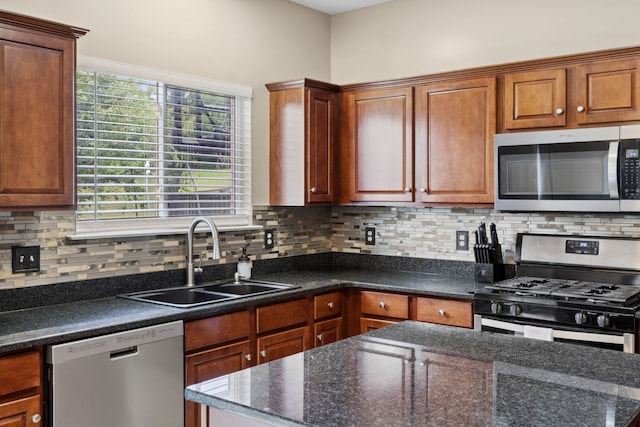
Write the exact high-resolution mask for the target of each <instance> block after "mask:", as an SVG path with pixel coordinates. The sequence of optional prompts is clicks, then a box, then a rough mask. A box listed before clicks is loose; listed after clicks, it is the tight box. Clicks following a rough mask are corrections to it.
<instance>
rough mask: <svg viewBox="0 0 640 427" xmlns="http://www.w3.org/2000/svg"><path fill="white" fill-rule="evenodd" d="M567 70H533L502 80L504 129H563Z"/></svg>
mask: <svg viewBox="0 0 640 427" xmlns="http://www.w3.org/2000/svg"><path fill="white" fill-rule="evenodd" d="M566 96H567V70H566V69H564V68H559V69H553V70H536V71H527V72H522V73H509V74H506V75H505V76H504V128H505V129H527V128H538V127H553V126H565V125H566V123H567V119H566V118H567V115H566V114H565V112H566V110H567V99H566Z"/></svg>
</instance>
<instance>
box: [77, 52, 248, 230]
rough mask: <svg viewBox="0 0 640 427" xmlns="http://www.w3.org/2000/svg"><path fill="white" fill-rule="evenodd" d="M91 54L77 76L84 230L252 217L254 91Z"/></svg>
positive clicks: (231, 222) (79, 179) (80, 217)
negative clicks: (200, 218)
mask: <svg viewBox="0 0 640 427" xmlns="http://www.w3.org/2000/svg"><path fill="white" fill-rule="evenodd" d="M84 62H85V63H88V64H86V65H89V66H83V65H85V64H83V61H80V64H79V66H78V71H77V75H76V106H77V111H76V120H77V137H76V138H77V211H76V223H77V229H78V230H77V231H78V233H79V234H82V233H89V234H91V232H92V231H94V232H95V231H97V230H105V229H106V230H109V231H114V230H127V229H129V230H136V231H141V230H144V229H151V230H156V231H157V229H159V228H171V227H172V225H175V226H176V227H181V228H184V224H186V222H185V221H191V219H192V218H193V217H194V216H208V217H211V218H213V219H214V220H215V221H216V223H218V224H223V225H224V224H229V225H249V222H250V218H251V195H250V180H251V176H250V123H251V120H250V107H251V103H250V89H249V90H248V91H249V96H247V94H246V92H247V89H246V88H242V87H241V88H240V90H238V89H237V88H235V87H231V90H229V88H228V87H223V90H220V89H219V88H218V87H216V83H215V82H209V81H206V80H201V79H189V78H186V77H184V76H175V75H171V74H168V73H162V72H158V71H154V70H144V69H138V68H134V67H126V66H118V65H119V64H116V65H114V64H112V63H107V66H104V64H105V63H104V62H102V61H95V60H93V61H92V60H88V59H87V60H85V61H84ZM96 62H97V63H98V66H97V67H96V66H93V67H92V66H91V65H95V63H96ZM100 65H102V66H100ZM105 68H106V69H107V70H106V71H104V70H103V69H105ZM114 68H115V71H113V69H114ZM118 71H120V72H118ZM145 71H146V72H145ZM146 75H148V76H149V77H145V76H146ZM234 92H235V93H234ZM239 92H245V93H239ZM149 220H153V221H149Z"/></svg>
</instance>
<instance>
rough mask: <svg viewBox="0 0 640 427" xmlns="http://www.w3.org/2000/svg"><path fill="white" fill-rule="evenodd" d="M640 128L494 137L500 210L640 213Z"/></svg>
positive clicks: (639, 126) (531, 133)
mask: <svg viewBox="0 0 640 427" xmlns="http://www.w3.org/2000/svg"><path fill="white" fill-rule="evenodd" d="M639 152H640V125H631V126H610V127H601V128H588V129H568V130H558V131H540V132H518V133H509V134H498V135H496V136H495V159H494V160H495V164H494V167H495V175H494V176H495V208H496V209H497V210H503V211H580V212H640V181H639V179H638V177H639V175H640V158H639V156H638V154H639Z"/></svg>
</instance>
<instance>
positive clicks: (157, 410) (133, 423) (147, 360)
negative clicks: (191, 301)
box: [47, 321, 184, 427]
mask: <svg viewBox="0 0 640 427" xmlns="http://www.w3.org/2000/svg"><path fill="white" fill-rule="evenodd" d="M183 331H184V328H183V324H182V321H177V322H171V323H165V324H161V325H155V326H149V327H145V328H141V329H135V330H130V331H125V332H119V333H115V334H111V335H103V336H100V337H96V338H89V339H85V340H81V341H75V342H69V343H65V344H59V345H53V346H49V347H47V375H48V379H47V380H48V383H49V398H48V405H49V408H48V415H49V416H48V425H49V426H52V427H86V426H93V427H137V426H154V427H163V426H166V427H176V426H182V425H183V424H184V369H183V357H184V353H183V347H184V344H183V335H184V332H183Z"/></svg>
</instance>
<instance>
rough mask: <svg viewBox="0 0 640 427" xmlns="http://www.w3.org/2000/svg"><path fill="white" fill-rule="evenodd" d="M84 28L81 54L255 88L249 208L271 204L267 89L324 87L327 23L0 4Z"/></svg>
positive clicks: (251, 13)
mask: <svg viewBox="0 0 640 427" xmlns="http://www.w3.org/2000/svg"><path fill="white" fill-rule="evenodd" d="M0 9H3V10H8V11H12V12H17V13H22V14H25V15H31V16H36V17H39V18H43V19H48V20H51V21H57V22H62V23H65V24H69V25H75V26H78V27H82V28H86V29H89V30H90V32H89V34H87V35H86V36H85V37H83V38H81V39H80V41H79V43H78V52H79V54H81V55H86V56H92V57H97V58H102V59H108V60H111V61H117V62H124V63H128V64H134V65H141V66H145V67H151V68H158V69H164V70H168V71H172V72H176V73H182V74H191V75H195V76H199V77H204V78H208V79H212V80H220V81H224V82H231V83H238V84H243V85H249V86H251V87H253V110H252V137H253V150H252V171H253V174H252V186H253V203H254V204H258V205H260V204H266V203H268V202H269V179H268V176H269V169H268V155H269V152H268V147H269V107H268V92H267V90H266V88H265V86H264V84H265V83H269V82H275V81H282V80H290V79H299V78H303V77H311V78H315V79H319V80H325V81H328V80H330V67H329V55H330V34H329V32H330V18H329V16H327V15H325V14H322V13H320V12H316V11H313V10H311V9H308V8H306V7H302V6H300V5H298V4H295V3H292V2H289V1H288V0H179V1H157V0H109V1H104V0H2V2H0Z"/></svg>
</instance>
